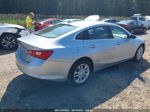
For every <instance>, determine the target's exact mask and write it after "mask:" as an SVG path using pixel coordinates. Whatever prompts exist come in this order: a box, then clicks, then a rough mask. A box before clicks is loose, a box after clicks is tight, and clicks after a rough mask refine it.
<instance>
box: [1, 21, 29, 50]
mask: <svg viewBox="0 0 150 112" xmlns="http://www.w3.org/2000/svg"><path fill="white" fill-rule="evenodd" d="M28 34H29V31H28V30H27V29H26V28H25V27H23V26H20V25H15V24H5V23H4V24H0V47H1V48H3V49H7V50H13V49H16V48H17V46H18V44H17V38H20V37H22V36H26V35H28Z"/></svg>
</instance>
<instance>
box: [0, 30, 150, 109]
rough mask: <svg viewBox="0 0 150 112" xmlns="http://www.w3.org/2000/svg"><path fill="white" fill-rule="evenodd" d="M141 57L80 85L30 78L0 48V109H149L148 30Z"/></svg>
mask: <svg viewBox="0 0 150 112" xmlns="http://www.w3.org/2000/svg"><path fill="white" fill-rule="evenodd" d="M141 37H142V38H144V39H145V40H146V51H145V54H144V59H143V60H142V61H141V62H139V63H135V62H133V61H128V62H124V63H121V64H119V65H116V66H113V67H110V68H107V69H104V70H101V71H99V72H97V73H95V74H94V75H92V77H91V78H90V79H89V81H88V82H87V83H86V84H84V85H82V86H80V87H74V86H72V85H69V83H68V82H53V81H48V80H39V79H34V78H31V77H29V76H27V75H24V74H23V73H21V72H20V71H19V70H18V69H17V67H16V65H15V53H14V52H8V51H4V50H0V109H54V108H55V109H56V108H57V109H150V31H148V32H147V34H144V35H141Z"/></svg>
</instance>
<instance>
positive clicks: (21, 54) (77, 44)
mask: <svg viewBox="0 0 150 112" xmlns="http://www.w3.org/2000/svg"><path fill="white" fill-rule="evenodd" d="M18 44H19V47H18V50H17V52H16V59H17V61H16V63H17V66H18V68H19V69H20V70H21V71H22V72H23V73H25V74H27V75H30V76H32V77H35V78H39V79H51V80H69V81H70V82H71V83H73V84H76V85H81V84H83V83H85V82H86V81H87V79H88V78H89V76H90V74H91V73H92V72H95V71H97V70H100V69H102V68H106V67H108V66H112V65H114V64H118V63H121V62H124V61H127V60H130V59H134V60H135V61H140V60H141V59H142V56H143V54H144V50H145V41H144V40H143V39H141V38H138V37H136V36H134V35H132V34H130V33H129V32H128V31H127V30H125V29H123V28H122V27H120V26H118V25H115V24H111V23H100V22H89V21H79V22H73V23H68V24H58V25H55V26H52V27H49V28H47V29H44V30H41V31H38V32H36V33H34V34H31V35H29V36H26V37H23V38H19V39H18Z"/></svg>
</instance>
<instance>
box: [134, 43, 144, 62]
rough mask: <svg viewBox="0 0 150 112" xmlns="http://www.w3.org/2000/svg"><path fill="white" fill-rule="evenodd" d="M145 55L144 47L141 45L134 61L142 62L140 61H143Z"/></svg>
mask: <svg viewBox="0 0 150 112" xmlns="http://www.w3.org/2000/svg"><path fill="white" fill-rule="evenodd" d="M143 54H144V46H142V45H141V46H140V47H139V48H138V49H137V51H136V53H135V57H134V60H135V61H136V62H138V61H140V60H141V59H142V57H143Z"/></svg>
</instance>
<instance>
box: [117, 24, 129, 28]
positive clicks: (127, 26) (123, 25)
mask: <svg viewBox="0 0 150 112" xmlns="http://www.w3.org/2000/svg"><path fill="white" fill-rule="evenodd" d="M119 25H120V26H122V27H124V28H129V27H130V25H125V24H119Z"/></svg>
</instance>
